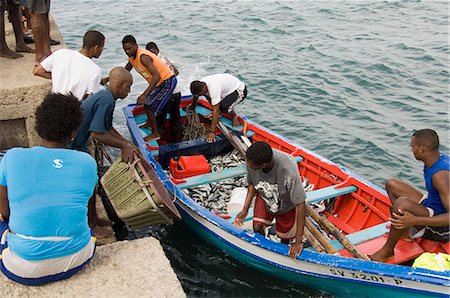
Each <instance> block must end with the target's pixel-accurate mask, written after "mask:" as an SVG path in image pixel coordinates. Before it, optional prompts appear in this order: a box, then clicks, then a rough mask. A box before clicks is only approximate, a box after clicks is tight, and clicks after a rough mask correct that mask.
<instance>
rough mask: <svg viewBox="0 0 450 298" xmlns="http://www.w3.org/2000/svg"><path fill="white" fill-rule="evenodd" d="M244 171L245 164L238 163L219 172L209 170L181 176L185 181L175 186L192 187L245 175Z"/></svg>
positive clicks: (245, 170)
mask: <svg viewBox="0 0 450 298" xmlns="http://www.w3.org/2000/svg"><path fill="white" fill-rule="evenodd" d="M245 173H247V168H246V166H245V165H240V166H237V167H232V168H227V169H225V170H223V171H220V172H211V173H207V174H202V175H198V176H193V177H189V178H183V180H184V181H185V182H183V183H180V184H178V185H177V186H178V187H179V188H181V189H185V188H192V187H196V186H199V185H204V184H208V183H211V182H216V181H220V180H225V179H229V178H234V177H238V176H242V175H245Z"/></svg>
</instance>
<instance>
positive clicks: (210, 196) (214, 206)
mask: <svg viewBox="0 0 450 298" xmlns="http://www.w3.org/2000/svg"><path fill="white" fill-rule="evenodd" d="M208 162H209V166H210V167H211V172H220V171H223V170H224V169H226V168H230V167H237V166H240V165H244V164H245V159H244V158H243V157H242V156H241V155H240V154H239V152H238V151H237V150H233V151H232V152H230V153H228V154H224V155H219V156H216V157H214V158H211V159H210V160H209V161H208ZM236 187H247V177H246V176H243V177H236V178H230V179H227V180H221V181H218V182H212V183H208V184H204V185H201V186H199V187H194V188H190V189H188V190H187V195H189V196H190V197H191V198H192V199H193V200H194V201H195V202H197V203H198V204H200V205H201V206H203V207H206V208H207V209H209V210H212V211H216V212H218V213H227V204H228V202H229V201H230V196H231V192H232V191H233V189H235V188H236Z"/></svg>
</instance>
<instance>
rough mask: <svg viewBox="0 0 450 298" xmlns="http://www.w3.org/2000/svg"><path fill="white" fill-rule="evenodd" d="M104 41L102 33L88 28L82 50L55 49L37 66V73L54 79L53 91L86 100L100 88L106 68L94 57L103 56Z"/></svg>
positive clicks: (35, 73)
mask: <svg viewBox="0 0 450 298" xmlns="http://www.w3.org/2000/svg"><path fill="white" fill-rule="evenodd" d="M104 45H105V36H104V35H103V34H102V33H100V32H98V31H95V30H90V31H87V32H86V33H85V34H84V37H83V48H82V49H81V50H79V51H74V50H69V49H60V50H58V51H55V52H54V53H53V54H51V55H50V56H48V57H47V58H45V60H44V61H42V62H41V63H40V64H39V65H37V66H36V67H35V69H34V70H33V74H34V75H35V76H40V77H43V78H46V79H50V80H52V92H54V93H62V94H71V95H73V96H75V97H76V98H78V100H80V101H81V100H84V99H86V97H87V96H89V95H90V94H92V93H95V92H97V91H98V90H99V89H100V81H101V79H102V70H101V68H100V67H99V66H98V65H97V64H95V62H94V61H92V58H98V57H100V55H101V54H102V51H103V46H104Z"/></svg>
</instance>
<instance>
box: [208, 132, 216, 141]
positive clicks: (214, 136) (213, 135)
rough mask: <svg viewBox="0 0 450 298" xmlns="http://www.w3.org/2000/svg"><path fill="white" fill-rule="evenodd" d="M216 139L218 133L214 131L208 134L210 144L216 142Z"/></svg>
mask: <svg viewBox="0 0 450 298" xmlns="http://www.w3.org/2000/svg"><path fill="white" fill-rule="evenodd" d="M215 138H216V133H215V132H214V131H210V132H208V143H212V142H214V139H215Z"/></svg>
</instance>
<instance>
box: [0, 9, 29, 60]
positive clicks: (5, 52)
mask: <svg viewBox="0 0 450 298" xmlns="http://www.w3.org/2000/svg"><path fill="white" fill-rule="evenodd" d="M6 10H8V15H9V19H10V20H11V23H12V26H13V29H14V35H15V38H16V49H15V51H12V50H11V49H10V48H9V47H8V44H7V43H6V38H5V11H6ZM20 18H21V13H20V6H19V0H0V57H5V58H11V59H17V58H21V57H23V55H22V54H20V53H19V52H27V53H34V52H35V51H34V50H33V49H32V48H30V47H28V46H27V45H26V44H25V41H24V39H23V31H22V24H21V22H20Z"/></svg>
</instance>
